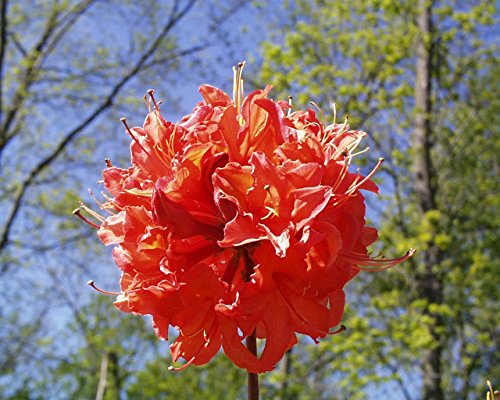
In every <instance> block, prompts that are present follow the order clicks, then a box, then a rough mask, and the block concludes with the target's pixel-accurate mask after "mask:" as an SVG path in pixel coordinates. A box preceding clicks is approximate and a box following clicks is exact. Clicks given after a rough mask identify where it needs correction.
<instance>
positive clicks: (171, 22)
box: [0, 0, 196, 275]
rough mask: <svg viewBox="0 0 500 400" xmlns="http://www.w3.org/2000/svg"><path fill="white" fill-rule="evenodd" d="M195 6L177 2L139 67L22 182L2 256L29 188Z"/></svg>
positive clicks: (0, 245)
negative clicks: (180, 4) (180, 7)
mask: <svg viewBox="0 0 500 400" xmlns="http://www.w3.org/2000/svg"><path fill="white" fill-rule="evenodd" d="M195 3H196V0H191V1H189V2H188V3H187V4H186V5H185V6H184V7H183V8H182V9H181V10H180V11H177V10H178V8H179V1H176V2H175V4H174V6H173V8H172V12H171V14H170V15H169V17H168V20H167V22H166V23H165V25H164V27H163V29H162V30H161V32H159V33H158V35H157V36H156V37H155V39H154V40H153V41H152V43H151V45H150V46H149V48H148V49H147V50H146V51H145V52H144V53H143V54H142V56H141V57H140V58H139V60H138V61H137V62H136V64H135V65H134V66H133V67H132V68H131V69H130V70H129V72H128V73H127V74H125V75H124V76H123V77H122V78H121V80H120V81H118V82H117V83H116V84H115V85H114V87H113V88H112V89H111V91H110V93H109V94H108V95H107V96H106V97H105V98H104V99H103V101H102V102H101V103H100V104H98V105H97V107H96V108H95V109H94V111H93V112H92V113H91V114H90V115H89V116H88V117H87V118H86V119H85V120H84V121H82V122H81V123H80V124H79V125H78V126H76V127H75V128H73V129H72V130H71V131H69V132H68V133H66V134H65V135H64V138H63V139H62V140H61V141H60V142H59V144H58V145H57V146H56V147H55V148H54V149H53V151H52V152H51V154H49V155H48V156H46V157H45V158H44V159H43V160H41V161H40V162H39V163H38V164H37V165H36V166H35V167H34V168H33V169H32V170H31V172H30V173H29V174H28V176H27V177H26V178H25V179H24V180H23V181H22V182H21V184H20V186H19V189H18V190H17V192H16V193H15V195H14V202H13V206H12V208H11V210H10V212H9V213H8V216H7V219H6V222H5V225H4V227H3V230H2V234H1V235H0V252H2V251H3V250H4V249H5V247H6V246H7V245H8V243H9V234H10V231H11V229H12V225H13V223H14V220H15V219H16V217H17V215H18V213H19V210H20V209H21V205H22V200H23V199H24V196H25V195H26V192H27V190H28V188H29V187H31V185H32V184H33V183H34V182H35V180H36V178H37V177H38V176H39V175H40V174H41V173H42V172H43V171H45V170H46V169H47V168H48V167H49V166H50V165H51V164H52V162H53V161H54V160H55V159H57V157H59V155H60V154H61V153H62V152H63V151H64V149H65V148H66V146H68V144H69V143H71V141H72V140H73V139H74V138H75V137H76V136H77V135H78V134H79V133H81V132H82V131H83V130H84V129H85V127H86V126H88V125H89V124H90V123H92V122H93V121H94V120H95V119H96V118H97V117H98V116H99V115H101V114H102V113H103V112H104V111H105V110H107V109H108V108H109V107H111V106H112V104H113V100H114V98H115V97H116V96H117V95H118V93H119V92H120V91H121V89H122V88H123V87H124V86H125V84H127V82H129V81H130V80H131V79H132V78H133V77H135V76H136V75H137V74H138V73H139V71H140V70H141V69H142V67H143V66H144V65H145V64H146V63H147V62H148V60H149V59H150V58H151V57H152V56H153V55H154V53H155V52H156V50H157V49H158V48H159V47H160V45H161V44H162V42H163V41H164V40H165V38H166V36H167V34H168V33H169V32H170V31H171V30H172V29H173V28H174V27H175V26H176V25H177V23H178V22H179V21H180V20H181V19H182V18H183V17H184V16H185V15H186V14H187V13H188V12H189V10H190V9H191V8H192V7H193V5H194V4H195ZM7 270H8V268H7V267H6V265H3V266H1V267H0V275H2V274H4V273H5V272H6V271H7Z"/></svg>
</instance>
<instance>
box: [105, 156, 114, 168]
mask: <svg viewBox="0 0 500 400" xmlns="http://www.w3.org/2000/svg"><path fill="white" fill-rule="evenodd" d="M104 162H105V163H106V167H108V168H111V167H112V166H113V164H111V160H110V159H109V158H105V159H104Z"/></svg>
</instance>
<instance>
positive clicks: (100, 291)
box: [87, 279, 121, 296]
mask: <svg viewBox="0 0 500 400" xmlns="http://www.w3.org/2000/svg"><path fill="white" fill-rule="evenodd" d="M87 285H89V286H90V287H92V288H93V289H95V290H97V291H98V292H99V293H102V294H107V295H109V296H118V295H120V294H121V293H120V292H108V291H107V290H102V289H99V288H98V287H97V286H96V285H95V283H94V281H93V280H92V279H91V280H89V281H88V282H87Z"/></svg>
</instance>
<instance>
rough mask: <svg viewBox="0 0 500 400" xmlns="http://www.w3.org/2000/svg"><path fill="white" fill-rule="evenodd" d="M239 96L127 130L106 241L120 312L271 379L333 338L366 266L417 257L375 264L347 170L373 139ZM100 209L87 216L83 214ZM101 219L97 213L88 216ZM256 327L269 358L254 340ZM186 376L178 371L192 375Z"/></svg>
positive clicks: (371, 232)
mask: <svg viewBox="0 0 500 400" xmlns="http://www.w3.org/2000/svg"><path fill="white" fill-rule="evenodd" d="M239 84H240V82H239V81H237V82H236V86H237V88H236V91H235V96H234V97H235V99H234V101H233V100H232V99H231V98H230V97H229V96H228V95H227V94H226V93H224V92H223V91H221V90H219V89H217V88H215V87H212V86H209V85H203V86H202V87H201V88H200V92H201V95H202V97H203V102H202V103H199V104H198V105H197V106H196V107H195V109H194V111H193V112H192V113H191V114H189V115H187V116H186V117H184V118H183V119H182V120H181V121H180V122H179V123H176V124H174V123H172V122H168V121H166V120H165V119H164V118H163V116H162V115H161V113H160V110H159V108H158V105H157V103H156V102H155V100H154V97H153V94H152V93H151V92H150V95H151V100H152V102H153V103H154V106H155V108H154V109H153V111H151V112H150V113H149V115H148V116H147V117H146V121H145V123H144V127H143V128H133V129H130V128H129V127H128V125H127V123H126V121H123V122H124V124H125V126H126V128H127V131H128V133H129V135H130V136H131V137H132V138H133V140H132V143H131V148H130V149H131V155H132V166H131V167H130V168H128V169H121V168H117V167H114V166H112V165H111V163H110V162H108V168H107V169H106V170H105V171H104V174H103V175H104V185H105V187H106V189H107V191H108V192H109V194H110V196H106V198H107V201H106V202H105V203H104V204H101V207H102V208H103V209H106V210H107V211H109V213H110V215H109V216H108V217H107V218H104V217H100V216H98V215H96V214H95V213H93V215H94V216H95V217H97V218H99V220H100V222H101V223H100V226H99V231H98V235H99V237H100V239H101V241H102V242H103V243H104V244H105V245H114V246H115V247H114V248H113V256H114V260H115V263H116V264H117V266H118V267H119V268H120V269H121V271H122V276H121V282H120V285H121V292H120V293H119V295H118V297H117V300H116V302H115V305H116V307H117V308H118V309H120V310H122V311H124V312H132V313H136V314H141V315H151V316H152V318H153V325H154V328H155V330H156V333H157V335H158V336H159V337H160V338H163V339H168V335H169V327H171V326H172V327H175V328H176V329H177V330H178V332H179V335H178V337H177V339H176V340H175V342H174V343H173V344H172V345H171V352H172V358H173V360H174V362H175V361H177V360H179V359H180V358H183V359H184V360H186V361H187V362H186V363H185V364H184V366H183V367H181V368H184V367H185V366H187V365H189V364H195V365H202V364H205V363H207V362H208V361H209V360H210V359H211V358H212V357H213V356H214V355H215V354H216V353H217V352H218V351H219V350H220V348H221V346H222V348H223V349H224V352H225V353H226V355H227V356H228V357H229V358H230V359H231V360H232V361H233V362H234V363H235V364H236V365H237V366H238V367H241V368H245V369H247V370H248V371H249V372H253V373H257V372H264V371H269V370H272V369H273V368H274V366H275V365H276V363H277V362H278V361H279V360H280V359H281V358H282V356H283V354H284V353H285V352H286V351H287V350H288V349H290V348H291V347H292V346H294V345H295V344H296V343H297V337H296V335H297V333H302V334H305V335H308V336H310V337H311V338H312V339H314V340H315V341H316V340H318V339H319V338H322V337H325V336H326V335H328V334H332V333H336V332H338V331H339V330H341V329H339V328H338V326H339V324H340V322H341V319H342V314H343V311H344V304H345V295H344V291H343V288H344V286H345V285H346V283H347V282H348V281H349V280H351V279H352V278H353V277H354V276H355V275H356V274H357V273H358V272H359V271H360V269H377V270H378V269H383V268H386V267H390V266H393V265H395V264H397V263H400V262H402V261H404V260H405V259H407V258H408V257H409V256H410V255H411V254H412V252H413V251H412V250H411V251H409V252H408V253H407V254H406V255H404V256H403V257H401V258H399V259H395V260H386V259H380V258H372V257H370V255H369V254H368V252H367V246H369V245H370V244H371V243H373V242H375V241H376V239H377V231H376V229H375V228H372V227H368V226H366V221H365V204H364V198H363V195H362V194H361V190H368V191H372V192H377V190H378V189H377V186H376V185H375V184H374V183H373V182H372V181H371V179H370V178H371V175H372V174H373V172H375V170H376V169H377V168H378V166H379V165H380V162H379V164H377V166H376V167H375V168H374V170H373V171H372V173H370V174H369V175H368V176H362V175H360V174H359V173H352V172H350V168H349V167H350V163H351V160H352V158H353V155H354V153H353V151H354V149H355V148H356V146H357V145H358V144H359V142H360V141H361V139H362V138H363V137H364V136H366V134H365V133H364V132H361V131H355V130H350V129H349V126H348V125H347V124H346V123H344V124H336V123H333V124H332V125H329V126H324V125H323V124H322V123H321V122H320V121H319V120H318V119H317V117H316V114H315V112H314V111H313V110H310V109H309V110H307V111H296V112H291V106H290V105H289V104H288V103H287V102H276V101H273V100H270V99H268V97H267V96H268V93H269V91H270V89H271V87H270V86H268V87H266V88H265V89H264V90H259V91H255V92H253V93H251V94H250V95H249V96H248V97H246V98H245V99H243V95H242V90H241V88H240V87H239ZM85 209H86V210H88V211H89V209H88V208H85ZM90 212H91V211H90ZM254 331H256V333H257V337H258V338H260V339H265V344H264V342H262V343H261V347H262V349H261V353H260V355H259V356H256V355H254V354H252V353H251V352H250V351H249V350H248V349H247V348H246V347H245V346H244V344H243V341H244V339H245V338H246V337H248V336H249V335H251V334H252V332H254ZM181 368H178V369H181Z"/></svg>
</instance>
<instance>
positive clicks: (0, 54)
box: [0, 0, 7, 140]
mask: <svg viewBox="0 0 500 400" xmlns="http://www.w3.org/2000/svg"><path fill="white" fill-rule="evenodd" d="M6 48H7V0H2V3H1V4H0V123H1V122H2V114H3V102H2V98H3V66H4V61H5V49H6ZM0 140H1V137H0Z"/></svg>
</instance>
